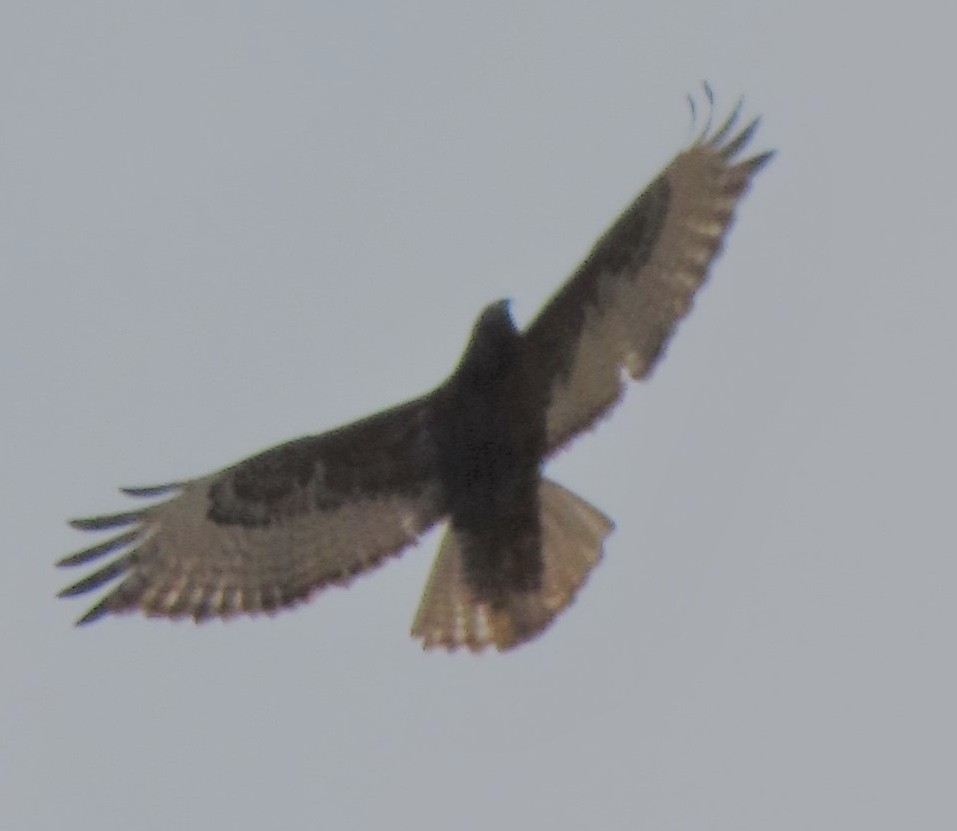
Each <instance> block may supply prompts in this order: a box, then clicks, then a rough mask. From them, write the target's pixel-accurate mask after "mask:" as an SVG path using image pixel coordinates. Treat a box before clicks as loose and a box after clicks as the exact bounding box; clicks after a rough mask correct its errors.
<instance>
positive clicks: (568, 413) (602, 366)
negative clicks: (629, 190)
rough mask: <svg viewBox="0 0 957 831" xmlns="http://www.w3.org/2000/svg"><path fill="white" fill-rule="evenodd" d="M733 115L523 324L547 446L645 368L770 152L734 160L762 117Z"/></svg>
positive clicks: (674, 165)
mask: <svg viewBox="0 0 957 831" xmlns="http://www.w3.org/2000/svg"><path fill="white" fill-rule="evenodd" d="M706 92H707V93H708V97H709V101H710V98H711V95H710V90H709V89H708V88H707V87H706ZM739 107H740V105H739ZM737 114H738V110H735V112H734V113H733V114H732V116H731V117H730V118H729V119H728V120H727V121H726V122H725V123H724V124H723V125H722V126H721V127H719V128H718V129H717V130H716V131H715V132H714V133H713V134H709V133H708V130H707V128H706V129H705V132H704V133H702V135H701V136H700V137H699V139H698V140H697V141H696V142H695V143H694V144H693V145H692V146H691V147H689V148H688V149H687V150H685V151H683V152H682V153H680V154H679V155H678V156H676V157H675V159H674V160H673V161H672V162H671V164H669V165H668V167H667V168H665V170H664V171H663V172H662V173H661V174H660V175H659V176H658V178H656V179H655V181H654V182H652V184H651V185H650V186H649V187H648V188H647V189H646V190H645V192H644V193H642V194H641V195H640V196H639V197H638V198H637V199H636V200H635V202H634V203H632V204H631V205H630V206H629V207H628V208H627V209H626V210H625V212H624V213H623V214H622V215H621V216H620V217H619V218H618V220H617V222H615V224H614V225H612V227H611V228H610V229H609V230H608V231H607V233H606V234H605V235H604V236H603V237H602V238H601V239H600V240H599V241H598V243H597V244H596V245H595V247H594V248H593V249H592V251H591V253H590V254H589V255H588V257H587V258H586V259H585V261H584V262H583V263H582V264H581V266H580V267H579V268H578V270H577V271H576V272H575V274H574V275H573V276H572V277H571V278H570V279H569V280H568V282H566V283H565V284H564V285H563V286H562V288H561V289H560V290H559V291H558V293H557V294H556V295H555V296H554V297H553V298H552V299H551V301H550V302H549V303H548V304H546V306H545V307H544V309H543V310H542V311H541V312H540V313H539V315H538V317H537V318H535V320H533V321H532V323H531V324H530V325H529V327H528V329H527V330H526V331H525V333H524V335H523V337H524V339H525V345H526V351H525V354H526V356H527V360H528V361H529V365H528V368H529V377H531V378H534V379H536V380H535V382H536V383H539V384H541V385H542V389H543V400H544V401H546V402H547V403H546V445H547V451H546V452H547V453H549V454H551V453H554V452H555V451H556V450H558V449H559V448H560V447H561V446H562V445H564V444H565V443H566V442H568V441H569V439H571V438H572V437H574V436H575V435H576V434H577V433H579V432H581V431H582V430H585V429H587V428H588V427H590V426H592V425H593V424H594V423H595V421H596V420H597V419H599V418H600V417H601V416H602V415H603V414H604V413H606V412H607V411H608V410H609V409H611V407H613V406H614V405H615V403H616V402H617V401H618V399H619V398H620V397H621V393H622V388H623V381H622V371H623V370H624V371H627V372H628V374H629V375H631V377H632V378H635V379H640V378H644V377H646V376H647V375H648V373H650V372H651V370H652V368H653V367H654V365H655V363H656V361H657V360H658V358H659V357H660V356H661V354H662V352H663V349H664V347H665V345H666V343H667V342H668V339H669V338H670V337H671V335H672V333H673V331H674V328H675V326H676V325H677V323H678V321H679V320H680V319H681V318H682V317H684V316H685V315H686V314H687V313H688V310H689V309H690V307H691V299H692V296H693V295H694V293H695V292H696V291H697V289H698V288H699V287H700V286H701V284H702V283H703V282H704V279H705V277H706V276H707V272H708V268H709V266H710V265H711V261H712V260H713V259H714V257H715V256H716V254H717V253H718V251H719V249H720V248H721V244H722V241H723V239H724V236H725V234H726V233H727V230H728V228H729V227H730V224H731V222H732V219H733V216H734V209H735V207H736V206H737V203H738V200H740V198H741V197H742V196H743V194H744V192H745V191H746V190H747V188H748V185H749V184H750V181H751V178H752V176H753V175H754V174H755V173H756V172H757V171H758V170H759V169H760V168H761V167H762V166H763V165H764V164H765V163H766V162H767V161H768V160H769V159H770V158H771V155H772V154H771V153H762V154H760V155H757V156H753V157H751V158H749V159H744V160H742V161H739V160H737V159H736V157H737V156H738V154H739V153H740V152H741V151H742V150H743V149H744V147H745V145H746V144H747V143H748V141H749V140H750V138H751V137H752V135H753V133H754V131H755V129H756V127H757V123H758V122H757V120H755V121H752V122H751V123H750V124H749V125H748V126H746V127H745V128H744V129H743V130H741V132H739V133H737V134H736V135H735V134H734V132H733V131H734V125H735V120H736V117H737Z"/></svg>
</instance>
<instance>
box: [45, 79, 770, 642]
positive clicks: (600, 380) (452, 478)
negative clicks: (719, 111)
mask: <svg viewBox="0 0 957 831" xmlns="http://www.w3.org/2000/svg"><path fill="white" fill-rule="evenodd" d="M706 93H707V95H708V99H709V103H710V101H711V95H710V90H707V88H706ZM739 109H740V105H739V107H738V109H736V110H735V112H734V113H733V114H732V115H731V117H730V118H729V119H728V120H727V121H726V122H725V123H724V124H723V125H722V126H721V127H719V128H718V129H717V130H716V131H714V132H711V131H710V129H709V127H705V129H704V130H703V131H702V133H701V135H700V136H699V137H698V138H697V140H696V141H695V142H694V143H693V144H692V145H691V146H690V147H688V148H687V149H686V150H684V151H683V152H681V153H679V154H678V155H677V156H676V157H675V159H674V160H673V161H672V162H671V163H670V164H669V165H668V166H667V167H666V168H665V169H664V171H662V173H661V174H660V175H659V176H658V177H657V178H656V179H655V180H654V181H653V182H652V183H651V185H650V186H649V187H648V188H647V189H646V190H645V191H644V193H642V194H641V195H640V196H639V197H638V198H637V199H636V200H635V201H634V202H633V203H632V204H631V205H630V206H629V207H628V208H627V209H626V210H625V212H624V213H623V214H622V215H621V216H620V217H619V218H618V220H617V221H616V222H615V223H614V224H613V225H612V227H611V228H610V229H609V230H608V232H607V233H606V234H605V235H604V236H603V237H602V238H601V239H600V240H599V241H598V243H597V244H596V245H595V247H594V249H593V250H592V252H591V253H590V254H589V255H588V257H587V258H586V259H585V261H584V262H583V263H582V264H581V265H580V266H579V268H578V270H577V271H576V272H575V273H574V274H573V275H572V277H571V278H570V279H569V280H568V281H567V282H566V283H565V284H564V285H563V286H562V287H561V289H560V290H559V291H558V293H557V294H556V295H555V296H554V297H553V298H552V300H551V301H550V302H549V303H548V304H547V305H546V306H545V307H544V309H542V311H541V313H540V314H539V315H538V317H537V318H535V320H533V321H532V323H531V324H530V325H529V326H528V328H527V329H525V331H523V332H520V331H518V330H517V329H516V327H515V325H514V323H513V322H512V319H511V316H510V315H509V311H508V306H507V303H506V302H505V301H501V302H498V303H493V304H492V305H490V306H489V307H488V308H486V309H485V310H484V311H483V312H482V313H481V315H480V316H479V318H478V321H477V322H476V324H475V327H474V329H473V331H472V335H471V339H470V341H469V343H468V346H467V347H466V349H465V353H464V354H463V356H462V358H461V360H460V361H459V364H458V366H457V367H456V368H455V370H454V371H453V372H452V374H451V375H450V376H449V377H448V379H447V380H445V381H444V382H443V383H442V384H440V385H439V386H438V387H436V388H435V389H434V390H433V391H432V392H430V393H428V394H426V395H424V396H422V397H421V398H417V399H415V400H413V401H410V402H408V403H406V404H401V405H399V406H397V407H395V408H393V409H390V410H386V411H384V412H381V413H378V414H376V415H372V416H369V417H368V418H365V419H362V420H361V421H357V422H355V423H353V424H347V425H345V426H342V427H339V428H338V429H335V430H332V431H330V432H328V433H323V434H322V435H318V436H308V437H305V438H301V439H297V440H295V441H291V442H288V443H286V444H282V445H279V446H278V447H274V448H272V449H270V450H266V451H264V452H262V453H260V454H259V455H257V456H253V457H252V458H250V459H246V460H245V461H242V462H239V463H238V464H235V465H233V466H231V467H228V468H226V469H224V470H221V471H219V472H217V473H213V474H211V475H209V476H204V477H201V478H199V479H193V480H190V481H185V482H177V483H175V484H170V485H163V486H158V487H151V488H127V489H125V493H127V494H129V495H130V496H135V497H159V496H168V497H170V498H169V499H167V500H166V501H163V502H159V503H158V504H156V503H154V504H151V505H149V506H148V507H145V508H140V509H137V510H133V511H129V512H125V513H120V514H114V515H111V516H100V517H94V518H92V519H78V520H75V521H74V522H73V523H72V524H73V526H74V527H76V528H81V529H84V530H94V531H99V530H105V529H123V531H122V533H120V534H119V535H118V536H115V537H113V538H112V539H109V540H107V541H105V542H102V543H99V544H98V545H95V546H93V547H92V548H88V549H86V550H85V551H81V552H79V553H77V554H73V555H72V556H69V557H66V558H64V559H62V560H60V562H59V563H58V565H61V566H77V565H83V564H86V563H90V562H92V561H94V560H98V559H100V558H101V557H106V556H108V555H113V556H114V559H112V560H111V561H110V562H109V563H108V564H107V565H105V566H103V567H101V568H100V569H99V570H97V571H94V572H93V573H92V574H90V575H89V576H87V577H85V578H84V579H82V580H80V581H79V582H78V583H75V584H73V585H72V586H70V587H68V588H66V589H64V590H63V591H62V592H60V596H61V597H70V596H73V595H78V594H83V593H85V592H88V591H90V590H92V589H97V588H99V587H101V586H104V585H106V584H107V583H110V582H111V581H113V580H117V581H118V582H117V583H116V584H115V585H114V586H113V587H112V589H111V590H110V591H109V592H108V593H107V594H106V595H105V597H103V598H102V599H101V600H100V601H99V602H98V603H97V604H96V605H95V606H93V608H92V609H90V610H89V611H88V612H87V613H86V614H85V615H84V616H83V617H82V618H81V619H80V620H79V623H88V622H90V621H93V620H96V619H97V618H100V617H102V616H103V615H105V614H108V613H112V612H126V611H130V610H134V609H139V610H141V611H142V612H144V613H145V614H147V615H153V616H160V617H171V618H179V617H186V616H188V617H192V618H193V619H194V620H197V621H200V620H205V619H207V618H213V617H219V618H228V617H230V616H233V615H236V614H240V613H247V614H256V613H259V612H266V613H271V612H274V611H275V610H277V609H280V608H283V607H286V606H293V605H295V604H296V603H299V602H300V601H303V600H306V599H307V598H308V597H309V596H310V595H312V594H313V593H314V592H315V591H317V590H318V589H320V588H322V587H323V586H326V585H328V584H330V583H332V584H345V583H348V582H349V581H350V580H351V579H352V578H353V577H354V576H355V575H356V574H359V573H361V572H364V571H367V570H369V569H371V568H373V567H374V566H377V565H379V564H380V563H381V562H382V561H383V560H384V559H385V558H386V557H387V556H389V555H393V554H398V553H399V552H401V551H402V550H403V549H404V548H406V547H407V546H409V545H411V544H412V543H415V542H416V541H417V540H418V538H419V536H420V535H421V534H422V533H423V532H425V531H426V529H428V528H430V527H431V526H432V525H434V524H436V523H438V522H442V521H446V522H447V523H448V529H447V531H446V534H445V537H444V539H443V541H442V543H441V545H440V548H439V553H438V557H437V559H436V561H435V565H434V567H433V569H432V573H431V576H430V577H429V581H428V585H427V586H426V588H425V592H424V594H423V596H422V601H421V604H420V606H419V609H418V612H417V613H416V616H415V620H414V622H413V624H412V633H413V635H415V636H416V637H419V638H421V639H422V641H423V644H424V645H425V646H426V647H432V646H441V647H445V648H448V649H455V648H456V647H459V646H466V647H468V648H470V649H473V650H480V649H482V648H483V647H485V646H486V645H488V644H492V645H494V646H496V647H497V648H498V649H508V648H510V647H513V646H516V645H517V644H520V643H522V642H524V641H527V640H529V639H530V638H532V637H534V636H535V635H537V634H538V633H540V632H541V631H542V630H544V629H545V628H546V627H547V626H548V624H549V623H550V622H551V621H552V619H553V618H554V617H555V616H556V615H557V614H558V613H559V612H560V611H561V610H562V609H564V608H565V607H566V606H567V605H568V603H569V602H570V601H571V599H572V597H573V596H574V594H575V592H576V591H577V590H578V588H579V587H580V586H581V585H582V583H583V582H584V581H585V578H586V577H587V576H588V573H589V571H590V570H591V569H592V567H593V566H594V565H595V564H596V563H597V562H598V560H599V558H600V557H601V554H602V547H603V544H604V539H605V537H606V536H607V535H608V534H609V533H610V531H611V529H612V522H611V520H610V519H608V517H606V516H605V515H604V514H603V513H602V512H601V511H599V510H598V509H597V508H594V507H592V506H591V505H589V504H588V503H587V502H585V501H584V500H583V499H580V498H579V497H577V496H575V494H573V493H571V492H570V491H568V490H566V489H565V488H563V487H562V486H561V485H557V484H555V483H554V482H551V481H549V480H548V479H545V478H543V476H542V473H541V471H542V467H543V465H544V463H545V462H546V461H547V460H548V459H549V458H550V457H551V456H553V455H554V454H555V453H556V452H557V451H558V450H559V449H561V448H562V447H564V446H565V445H566V444H567V443H568V442H569V441H570V440H571V439H573V438H574V437H575V436H576V435H578V434H579V433H581V432H582V431H583V430H587V429H589V428H591V427H592V426H594V424H595V422H596V421H597V420H598V419H600V418H601V417H602V416H603V415H605V414H606V413H607V412H608V411H609V410H610V409H611V408H612V407H613V406H614V405H615V404H616V403H617V402H618V400H619V398H620V397H621V395H622V391H623V388H624V382H625V376H624V373H625V372H627V374H628V375H629V376H630V377H631V378H635V379H641V378H645V377H647V376H648V374H649V373H650V372H651V370H652V368H653V367H654V365H655V363H656V362H657V360H658V359H659V358H660V357H661V354H662V351H663V349H664V347H665V344H666V343H667V342H668V339H669V338H670V336H671V334H672V332H673V331H674V329H675V326H676V324H677V322H678V321H679V320H680V319H681V318H682V317H684V315H685V314H687V312H688V310H689V308H690V307H691V300H692V296H693V295H694V293H695V291H696V290H697V289H698V288H699V286H701V284H702V282H703V281H704V279H705V277H706V275H707V270H708V267H709V266H710V264H711V261H712V260H713V259H714V257H715V255H716V254H717V253H718V250H719V249H720V247H721V244H722V241H723V239H724V236H725V234H726V233H727V230H728V227H729V226H730V224H731V221H732V218H733V215H734V210H735V207H736V206H737V204H738V201H739V200H740V199H741V197H742V196H743V194H744V193H745V191H746V190H747V188H748V185H749V184H750V182H751V178H752V177H753V176H754V174H755V173H756V172H757V171H758V170H759V169H760V168H761V167H762V166H763V165H764V164H765V163H766V162H767V161H768V160H769V159H770V158H771V155H772V154H771V153H762V154H760V155H756V156H752V157H751V158H748V159H744V160H738V156H739V154H740V153H741V151H742V150H743V149H744V147H745V145H747V143H748V141H749V140H750V139H751V137H752V135H753V133H754V131H755V129H756V127H757V120H755V121H752V122H751V123H750V124H748V125H747V126H746V127H745V128H744V129H743V130H741V131H740V132H738V133H737V134H734V129H735V123H736V119H737V115H738V110H739Z"/></svg>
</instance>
